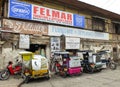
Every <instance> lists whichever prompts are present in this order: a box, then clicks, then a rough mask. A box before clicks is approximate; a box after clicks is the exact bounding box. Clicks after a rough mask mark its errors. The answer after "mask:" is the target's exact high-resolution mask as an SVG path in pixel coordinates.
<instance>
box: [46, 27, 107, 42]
mask: <svg viewBox="0 0 120 87" xmlns="http://www.w3.org/2000/svg"><path fill="white" fill-rule="evenodd" d="M48 35H50V36H61V35H65V36H72V37H80V38H88V39H101V40H109V34H108V33H101V32H95V31H89V30H82V29H76V28H68V27H60V26H54V25H49V28H48Z"/></svg>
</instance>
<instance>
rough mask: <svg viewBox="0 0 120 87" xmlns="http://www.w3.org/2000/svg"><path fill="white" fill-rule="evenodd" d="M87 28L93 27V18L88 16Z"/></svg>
mask: <svg viewBox="0 0 120 87" xmlns="http://www.w3.org/2000/svg"><path fill="white" fill-rule="evenodd" d="M86 28H87V29H92V19H90V18H86Z"/></svg>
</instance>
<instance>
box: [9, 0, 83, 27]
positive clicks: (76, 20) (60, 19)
mask: <svg viewBox="0 0 120 87" xmlns="http://www.w3.org/2000/svg"><path fill="white" fill-rule="evenodd" d="M8 17H12V18H19V19H27V20H35V21H41V22H49V23H54V24H61V25H68V26H75V27H81V28H84V27H85V18H84V16H80V15H77V14H73V13H69V12H65V11H59V10H55V9H50V8H47V7H43V6H39V5H33V4H28V3H25V2H20V1H16V0H9V8H8Z"/></svg>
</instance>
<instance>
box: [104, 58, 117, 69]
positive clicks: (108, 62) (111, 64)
mask: <svg viewBox="0 0 120 87" xmlns="http://www.w3.org/2000/svg"><path fill="white" fill-rule="evenodd" d="M106 65H107V67H108V68H110V69H111V70H115V69H116V68H117V64H116V63H115V62H114V61H113V59H111V58H108V59H107V60H106Z"/></svg>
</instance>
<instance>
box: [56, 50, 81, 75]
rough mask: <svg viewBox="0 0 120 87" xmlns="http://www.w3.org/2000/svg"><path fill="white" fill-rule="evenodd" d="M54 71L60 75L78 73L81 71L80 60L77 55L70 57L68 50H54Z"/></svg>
mask: <svg viewBox="0 0 120 87" xmlns="http://www.w3.org/2000/svg"><path fill="white" fill-rule="evenodd" d="M54 58H55V60H56V62H55V67H56V68H55V69H56V70H55V71H56V73H59V74H60V75H61V76H63V77H66V76H67V75H76V74H77V75H78V74H80V73H82V68H81V64H80V60H79V59H78V58H77V57H70V55H69V52H66V51H65V52H54Z"/></svg>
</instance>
